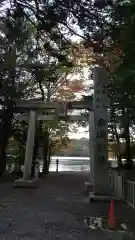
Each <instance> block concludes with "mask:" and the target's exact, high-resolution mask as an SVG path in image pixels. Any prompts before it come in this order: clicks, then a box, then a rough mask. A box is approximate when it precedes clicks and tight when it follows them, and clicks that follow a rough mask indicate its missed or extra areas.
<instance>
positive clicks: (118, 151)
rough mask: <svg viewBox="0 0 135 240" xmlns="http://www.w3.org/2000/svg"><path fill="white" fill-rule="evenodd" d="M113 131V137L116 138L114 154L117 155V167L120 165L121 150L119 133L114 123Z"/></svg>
mask: <svg viewBox="0 0 135 240" xmlns="http://www.w3.org/2000/svg"><path fill="white" fill-rule="evenodd" d="M114 131H115V138H116V151H117V153H116V156H117V163H118V167H120V168H121V167H122V159H121V151H120V139H119V135H118V133H117V128H116V125H115V127H114Z"/></svg>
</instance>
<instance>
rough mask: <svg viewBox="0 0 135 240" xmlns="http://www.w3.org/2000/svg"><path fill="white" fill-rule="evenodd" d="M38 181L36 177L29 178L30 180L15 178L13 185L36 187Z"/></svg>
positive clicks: (16, 186)
mask: <svg viewBox="0 0 135 240" xmlns="http://www.w3.org/2000/svg"><path fill="white" fill-rule="evenodd" d="M38 183H39V180H38V179H30V180H24V179H17V180H15V182H14V187H15V188H37V187H38Z"/></svg>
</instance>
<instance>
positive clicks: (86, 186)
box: [84, 182, 93, 193]
mask: <svg viewBox="0 0 135 240" xmlns="http://www.w3.org/2000/svg"><path fill="white" fill-rule="evenodd" d="M92 187H93V185H92V183H90V182H85V183H84V192H85V193H89V192H90V191H91V190H92Z"/></svg>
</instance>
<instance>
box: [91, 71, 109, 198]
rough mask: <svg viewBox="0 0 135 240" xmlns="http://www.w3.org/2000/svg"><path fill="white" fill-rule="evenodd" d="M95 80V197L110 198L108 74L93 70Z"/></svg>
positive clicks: (93, 174)
mask: <svg viewBox="0 0 135 240" xmlns="http://www.w3.org/2000/svg"><path fill="white" fill-rule="evenodd" d="M93 80H94V99H93V112H94V126H93V127H94V131H93V134H94V136H93V140H94V142H93V143H94V147H93V158H92V159H93V160H92V162H91V164H92V166H91V168H92V169H91V170H92V172H93V173H92V176H93V190H94V193H93V195H95V196H106V197H107V196H109V195H110V183H109V173H108V111H107V108H108V97H107V91H106V84H107V72H106V70H105V69H104V68H103V67H95V68H94V69H93Z"/></svg>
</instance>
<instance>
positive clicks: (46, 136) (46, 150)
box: [42, 129, 49, 175]
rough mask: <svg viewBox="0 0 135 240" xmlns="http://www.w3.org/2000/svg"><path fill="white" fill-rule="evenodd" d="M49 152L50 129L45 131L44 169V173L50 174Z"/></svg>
mask: <svg viewBox="0 0 135 240" xmlns="http://www.w3.org/2000/svg"><path fill="white" fill-rule="evenodd" d="M48 152H49V132H48V129H47V130H45V133H44V152H43V155H44V156H43V169H42V174H43V175H45V174H48V172H49V162H48Z"/></svg>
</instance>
